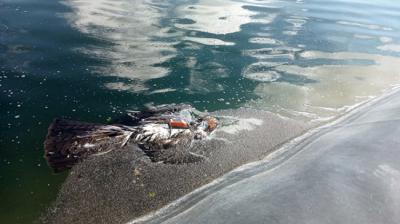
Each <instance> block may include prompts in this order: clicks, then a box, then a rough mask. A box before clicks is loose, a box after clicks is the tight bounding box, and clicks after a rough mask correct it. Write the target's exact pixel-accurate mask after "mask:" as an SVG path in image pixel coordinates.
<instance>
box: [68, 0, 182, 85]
mask: <svg viewBox="0 0 400 224" xmlns="http://www.w3.org/2000/svg"><path fill="white" fill-rule="evenodd" d="M65 4H66V5H68V6H69V7H71V8H72V12H71V13H69V14H66V15H65V17H66V18H67V19H68V20H69V21H70V23H71V24H72V25H73V26H74V27H75V28H77V29H78V30H79V31H80V32H82V33H85V34H88V35H91V36H93V37H95V38H98V39H100V40H102V41H104V42H105V43H106V44H105V45H103V46H90V45H89V46H85V47H83V48H81V49H78V51H80V52H82V53H85V54H88V55H90V56H91V57H96V58H100V59H103V60H104V61H105V65H104V66H98V67H96V68H95V69H96V72H97V73H101V74H104V75H111V76H119V77H125V78H128V79H132V80H134V81H135V82H133V83H124V84H121V83H111V84H107V85H106V86H107V87H110V88H111V89H116V88H117V89H123V90H130V91H141V90H144V89H145V88H144V87H143V85H144V84H143V81H146V80H151V79H155V78H160V77H163V76H165V75H167V74H168V72H169V69H168V68H166V67H162V66H159V64H161V63H163V62H165V61H167V60H168V59H170V58H172V57H174V56H175V55H176V49H175V48H174V47H173V44H174V43H173V42H169V41H167V40H165V39H167V38H171V37H174V36H176V35H178V34H177V33H174V32H169V31H170V30H169V28H168V27H161V24H160V19H161V18H162V17H165V15H166V7H167V5H166V4H165V3H164V2H163V1H156V0H135V1H128V0H117V1H114V0H113V1H111V0H99V1H89V0H66V1H65Z"/></svg>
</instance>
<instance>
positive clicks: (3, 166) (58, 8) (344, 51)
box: [0, 0, 400, 223]
mask: <svg viewBox="0 0 400 224" xmlns="http://www.w3.org/2000/svg"><path fill="white" fill-rule="evenodd" d="M399 21H400V3H396V1H392V0H381V1H373V2H371V1H361V0H351V1H345V0H336V1H333V0H309V1H307V0H304V1H301V0H297V1H288V0H282V1H278V0H276V1H275V0H265V1H261V0H260V1H258V0H246V1H245V0H242V1H228V0H224V1H223V0H199V1H162V0H97V1H90V0H65V1H51V0H39V1H33V0H2V1H0V90H1V95H0V97H1V98H0V99H1V101H0V103H1V114H0V125H1V127H0V128H1V132H0V134H1V136H0V149H1V157H0V158H1V161H0V183H1V189H0V198H1V199H2V202H1V205H0V207H1V209H0V213H1V215H0V217H1V218H0V222H2V223H17V222H20V223H26V222H31V221H32V220H34V219H36V218H37V217H38V215H39V214H40V212H42V211H43V210H44V208H45V207H46V206H48V205H49V203H50V202H51V201H52V200H54V198H55V197H56V194H57V190H58V188H59V186H60V184H61V183H62V181H63V179H64V178H65V175H52V174H51V172H50V170H49V169H48V168H47V166H46V164H45V162H44V160H43V158H42V142H43V139H44V136H45V134H46V131H47V126H48V124H49V123H50V122H51V120H52V119H53V118H54V117H60V116H63V117H67V118H72V119H77V120H86V121H92V122H106V120H107V119H108V117H115V116H117V114H119V113H122V112H123V111H125V110H126V109H137V108H142V107H143V106H144V105H145V104H149V103H154V104H160V103H172V102H189V103H192V104H194V105H195V106H196V107H198V108H200V109H207V110H211V111H214V110H219V109H224V108H237V107H242V106H246V107H252V108H259V109H263V110H269V111H272V112H274V113H278V114H280V115H283V116H288V117H291V118H294V119H299V120H304V121H307V122H319V121H327V120H329V119H332V118H333V117H335V116H337V115H339V114H341V113H344V112H346V111H347V110H348V109H349V108H352V107H353V106H355V105H357V104H358V103H361V102H363V101H365V100H367V99H369V98H371V97H373V96H377V95H379V94H381V93H382V91H384V90H385V89H388V88H391V87H392V86H395V85H398V84H400V70H399V69H398V65H399V64H400V57H399V56H400V32H399V29H400V23H399Z"/></svg>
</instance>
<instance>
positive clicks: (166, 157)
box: [44, 104, 217, 172]
mask: <svg viewBox="0 0 400 224" xmlns="http://www.w3.org/2000/svg"><path fill="white" fill-rule="evenodd" d="M216 126H217V120H216V119H215V118H212V117H209V116H204V115H199V113H196V111H195V110H194V109H193V108H192V107H191V106H189V105H185V104H180V105H162V106H159V107H154V108H149V109H147V110H144V111H139V112H137V111H134V112H132V111H131V112H129V113H128V114H127V115H126V117H125V118H124V121H123V122H119V123H117V124H113V125H103V124H93V123H87V122H80V121H71V120H65V119H55V120H54V121H53V123H52V124H51V125H50V127H49V130H48V134H47V137H46V140H45V143H44V148H45V157H46V159H47V161H48V163H49V165H50V166H51V167H52V168H53V169H54V171H55V172H61V171H63V170H66V169H69V168H71V167H72V166H73V165H74V164H75V163H77V162H78V161H81V160H83V159H85V158H87V157H89V156H92V155H102V154H105V153H107V152H110V151H112V150H115V149H120V148H123V147H124V146H125V145H127V144H137V145H138V146H139V147H140V148H141V149H142V150H143V151H144V153H145V154H146V155H148V156H149V157H150V159H151V160H152V161H154V162H167V163H179V161H186V159H187V158H183V157H182V155H189V154H187V153H185V152H188V151H187V149H188V148H189V147H190V145H191V143H192V142H193V140H201V139H204V138H205V137H207V136H208V134H209V133H211V132H212V131H213V130H214V129H215V128H216ZM178 152H179V153H178ZM182 152H183V154H182ZM178 154H180V159H177V158H178V157H177V156H176V155H178ZM182 158H183V159H182Z"/></svg>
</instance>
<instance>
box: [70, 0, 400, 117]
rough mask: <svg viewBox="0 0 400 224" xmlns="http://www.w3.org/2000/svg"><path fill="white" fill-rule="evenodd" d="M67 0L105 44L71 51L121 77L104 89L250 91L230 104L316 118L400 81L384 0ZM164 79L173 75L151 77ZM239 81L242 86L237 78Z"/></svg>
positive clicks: (75, 21)
mask: <svg viewBox="0 0 400 224" xmlns="http://www.w3.org/2000/svg"><path fill="white" fill-rule="evenodd" d="M66 4H67V5H68V6H69V7H71V8H72V9H73V11H72V13H70V14H68V15H67V16H66V17H67V18H68V20H69V21H70V23H71V24H72V25H73V26H74V27H76V28H77V29H78V30H79V31H80V32H83V33H86V34H88V35H91V36H94V37H96V38H98V39H100V40H103V41H104V42H105V43H106V44H104V45H102V46H97V45H94V46H85V47H84V48H81V49H78V50H79V51H80V52H84V53H87V54H89V55H91V56H95V57H97V58H102V59H103V60H104V61H105V63H104V65H102V66H99V67H97V72H98V73H101V74H104V75H111V76H118V77H125V78H128V79H127V80H125V81H121V80H119V81H117V82H111V83H106V84H105V87H106V88H108V89H111V90H118V91H129V92H138V93H145V94H147V95H151V94H164V93H170V92H179V93H183V94H184V95H185V94H186V96H189V95H192V94H217V93H218V94H222V95H224V94H226V91H227V90H230V91H231V93H230V94H235V95H241V94H244V92H252V93H253V94H255V95H256V96H257V97H258V99H256V100H252V101H249V102H240V101H238V104H239V105H246V106H251V107H257V108H262V109H268V110H271V111H273V112H276V113H281V114H283V115H285V116H290V117H295V118H297V119H306V120H313V121H319V120H326V119H329V118H331V117H334V116H336V115H338V114H339V113H341V112H343V111H345V110H346V108H349V107H352V106H353V105H357V103H359V102H361V101H362V100H365V99H368V98H370V97H371V96H375V95H378V94H379V93H380V92H381V91H383V90H384V89H387V88H389V87H390V86H391V85H393V84H397V83H400V80H399V77H398V72H396V69H395V65H396V64H397V63H399V62H400V61H399V59H398V58H397V57H396V55H395V54H397V53H398V52H400V47H399V46H400V45H399V44H398V42H397V40H398V36H399V35H398V32H397V30H398V28H399V27H398V25H396V24H393V23H391V21H395V19H396V18H399V15H398V13H395V11H394V9H391V5H392V4H391V3H384V4H382V5H376V4H374V7H368V10H359V9H358V8H359V7H360V6H363V7H365V5H364V3H361V2H353V4H347V3H346V2H339V3H336V2H333V1H329V0H326V1H324V3H323V4H321V3H319V2H318V1H296V2H291V1H272V0H270V1H252V0H242V1H222V0H221V1H220V0H218V1H211V0H199V1H195V2H192V1H191V2H180V3H175V2H173V1H157V0H140V1H139V0H136V1H129V0H119V1H110V0H101V1H95V2H93V1H88V0H86V1H85V0H84V1H82V0H79V1H77V0H68V1H66ZM337 11H340V12H341V13H342V14H341V15H340V16H338V14H337ZM382 12H385V14H384V15H383V14H382ZM371 14H373V15H374V17H371V16H370V15H371ZM355 15H357V16H355ZM388 21H389V22H388ZM366 46H368V47H366ZM168 76H171V78H170V79H169V78H166V77H168ZM243 78H244V79H243ZM171 79H174V80H179V82H178V81H175V82H174V84H173V85H172V84H171V85H170V86H166V85H163V86H162V87H160V88H154V86H156V85H153V86H150V85H149V82H150V81H151V82H153V83H154V80H161V81H160V82H163V80H171ZM246 80H247V81H248V82H250V83H251V85H250V84H249V85H247V87H246V88H244V87H243V86H241V85H239V84H238V83H243V82H245V81H246ZM239 86H240V88H238V87H239ZM227 97H230V96H227ZM216 98H218V99H220V98H221V97H219V96H217V97H216ZM221 102H222V100H221Z"/></svg>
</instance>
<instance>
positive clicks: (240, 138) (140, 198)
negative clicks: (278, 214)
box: [39, 108, 312, 223]
mask: <svg viewBox="0 0 400 224" xmlns="http://www.w3.org/2000/svg"><path fill="white" fill-rule="evenodd" d="M216 114H217V115H219V116H231V117H235V118H238V119H239V120H238V122H239V123H238V125H237V126H235V125H233V126H230V127H228V129H224V128H222V129H221V130H219V131H217V132H216V133H215V135H214V136H213V138H211V139H210V140H207V141H205V142H198V143H196V144H195V145H194V146H193V149H192V151H193V152H195V153H198V154H201V155H204V156H205V157H206V158H207V159H205V160H203V161H201V162H197V163H189V164H178V165H173V164H163V163H154V162H151V161H150V160H149V159H148V158H147V157H146V156H145V155H144V154H143V153H142V151H140V150H139V149H138V148H137V147H135V146H133V145H131V146H128V147H125V148H123V149H121V150H115V151H113V152H110V153H108V154H105V155H102V156H97V157H91V158H90V159H87V160H85V161H84V162H82V163H80V164H77V165H76V166H75V167H74V168H73V169H72V170H71V172H70V174H69V176H68V177H67V179H66V181H65V182H64V184H63V185H62V187H61V190H60V192H59V195H58V197H57V199H56V201H55V202H54V203H53V205H51V207H50V208H49V209H48V211H47V212H46V213H45V214H44V215H43V216H42V217H41V218H40V220H39V222H41V223H127V222H129V221H131V220H133V219H135V218H139V217H141V216H144V215H146V214H148V213H150V212H152V211H155V210H157V209H160V208H162V207H163V206H165V205H167V204H169V203H171V202H173V201H175V200H176V199H178V198H180V197H182V196H184V195H186V194H188V193H190V192H192V191H193V190H195V189H197V188H199V187H201V186H203V185H205V184H208V183H210V182H212V181H213V180H215V179H216V178H218V177H221V176H222V175H223V174H225V173H227V172H229V171H231V170H233V169H235V168H237V167H239V166H240V165H243V164H246V163H249V162H253V161H258V160H261V159H263V158H264V157H265V156H267V155H268V154H269V153H271V152H273V151H274V150H275V149H277V148H278V147H279V146H280V145H282V144H283V143H285V142H287V141H289V140H290V139H292V138H294V137H297V136H299V135H301V134H302V133H304V132H305V131H307V130H309V129H310V128H311V127H312V126H311V125H307V124H305V123H302V122H299V121H295V120H292V119H287V118H283V117H280V116H277V115H275V114H272V113H269V112H265V111H258V110H253V109H244V108H242V109H237V110H226V111H220V112H217V113H216ZM240 128H242V129H244V130H239V129H240Z"/></svg>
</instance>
